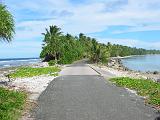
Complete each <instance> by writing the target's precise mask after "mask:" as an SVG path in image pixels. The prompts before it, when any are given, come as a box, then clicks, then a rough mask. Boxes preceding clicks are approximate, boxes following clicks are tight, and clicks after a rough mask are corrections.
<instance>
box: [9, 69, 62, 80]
mask: <svg viewBox="0 0 160 120" xmlns="http://www.w3.org/2000/svg"><path fill="white" fill-rule="evenodd" d="M59 71H60V68H59V67H56V66H54V67H43V68H32V67H21V68H18V69H17V71H16V72H14V73H11V74H10V75H9V76H10V77H11V78H24V77H33V76H39V75H44V74H47V75H51V76H52V75H53V76H57V74H58V73H57V72H59Z"/></svg>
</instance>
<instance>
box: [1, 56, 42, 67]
mask: <svg viewBox="0 0 160 120" xmlns="http://www.w3.org/2000/svg"><path fill="white" fill-rule="evenodd" d="M38 62H41V60H40V58H7V59H0V68H8V67H16V66H22V65H29V64H34V63H38Z"/></svg>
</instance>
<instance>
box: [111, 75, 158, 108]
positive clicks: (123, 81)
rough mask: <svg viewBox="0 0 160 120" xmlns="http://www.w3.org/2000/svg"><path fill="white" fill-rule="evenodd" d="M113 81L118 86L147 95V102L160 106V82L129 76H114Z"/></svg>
mask: <svg viewBox="0 0 160 120" xmlns="http://www.w3.org/2000/svg"><path fill="white" fill-rule="evenodd" d="M111 81H112V82H114V83H115V84H116V85H118V86H121V87H126V88H129V89H132V90H135V91H137V94H139V95H141V96H146V97H147V99H146V102H147V103H149V104H152V105H155V106H157V107H158V106H160V83H156V82H153V81H151V80H143V79H132V78H128V77H120V78H112V79H111Z"/></svg>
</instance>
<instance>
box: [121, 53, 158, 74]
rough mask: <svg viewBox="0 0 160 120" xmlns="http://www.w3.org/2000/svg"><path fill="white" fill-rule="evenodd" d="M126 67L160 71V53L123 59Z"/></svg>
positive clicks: (145, 70)
mask: <svg viewBox="0 0 160 120" xmlns="http://www.w3.org/2000/svg"><path fill="white" fill-rule="evenodd" d="M122 63H123V65H124V66H125V67H127V68H129V69H131V70H136V71H142V72H147V71H150V72H154V71H160V55H157V54H156V55H141V56H132V57H127V58H123V59H122Z"/></svg>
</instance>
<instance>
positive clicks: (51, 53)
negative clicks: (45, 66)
mask: <svg viewBox="0 0 160 120" xmlns="http://www.w3.org/2000/svg"><path fill="white" fill-rule="evenodd" d="M43 36H44V39H43V47H42V51H41V53H40V57H41V58H43V59H44V61H50V60H55V62H56V63H59V64H68V63H72V62H73V61H75V60H79V59H82V58H89V59H90V60H91V61H92V62H102V63H106V62H107V61H108V59H109V57H117V56H129V55H145V54H160V50H146V49H142V48H135V47H134V48H132V47H128V46H123V45H118V44H111V43H110V42H108V43H107V44H103V43H99V42H98V41H97V40H96V39H95V38H91V37H88V36H86V35H84V34H83V33H80V34H79V36H72V35H71V34H63V33H62V31H61V29H60V28H59V27H57V26H50V27H49V29H46V32H45V33H43Z"/></svg>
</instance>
